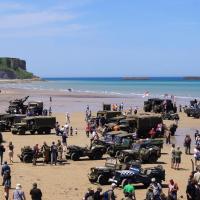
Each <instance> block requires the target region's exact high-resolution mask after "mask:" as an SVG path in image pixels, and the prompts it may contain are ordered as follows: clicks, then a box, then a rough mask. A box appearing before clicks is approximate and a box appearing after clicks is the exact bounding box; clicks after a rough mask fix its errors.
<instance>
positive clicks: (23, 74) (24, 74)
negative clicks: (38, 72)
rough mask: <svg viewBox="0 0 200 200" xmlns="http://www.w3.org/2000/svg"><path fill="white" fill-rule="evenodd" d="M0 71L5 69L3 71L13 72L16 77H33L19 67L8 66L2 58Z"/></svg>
mask: <svg viewBox="0 0 200 200" xmlns="http://www.w3.org/2000/svg"><path fill="white" fill-rule="evenodd" d="M0 71H5V72H14V74H16V77H17V78H18V79H31V78H33V77H34V75H33V74H32V73H30V72H27V71H25V70H23V69H21V68H18V67H15V68H12V67H8V66H7V65H6V63H5V62H4V60H0Z"/></svg>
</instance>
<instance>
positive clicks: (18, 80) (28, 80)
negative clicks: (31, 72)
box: [0, 78, 47, 84]
mask: <svg viewBox="0 0 200 200" xmlns="http://www.w3.org/2000/svg"><path fill="white" fill-rule="evenodd" d="M36 81H38V82H40V81H47V80H45V79H43V78H32V79H0V84H1V83H31V82H36Z"/></svg>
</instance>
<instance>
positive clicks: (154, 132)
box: [149, 128, 156, 138]
mask: <svg viewBox="0 0 200 200" xmlns="http://www.w3.org/2000/svg"><path fill="white" fill-rule="evenodd" d="M149 135H150V137H151V138H154V137H155V135H156V131H155V130H154V128H152V129H151V130H150V131H149Z"/></svg>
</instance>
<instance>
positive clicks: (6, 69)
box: [0, 57, 39, 79]
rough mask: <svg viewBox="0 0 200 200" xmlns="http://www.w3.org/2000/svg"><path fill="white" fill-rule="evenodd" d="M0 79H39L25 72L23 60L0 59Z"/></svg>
mask: <svg viewBox="0 0 200 200" xmlns="http://www.w3.org/2000/svg"><path fill="white" fill-rule="evenodd" d="M0 79H39V77H37V76H35V75H34V74H33V73H31V72H28V71H27V69H26V61H25V60H21V59H19V58H10V57H0Z"/></svg>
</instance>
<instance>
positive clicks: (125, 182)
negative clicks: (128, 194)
mask: <svg viewBox="0 0 200 200" xmlns="http://www.w3.org/2000/svg"><path fill="white" fill-rule="evenodd" d="M126 185H128V179H124V180H123V181H122V188H124V187H125V186H126Z"/></svg>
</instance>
